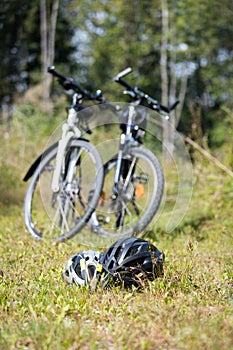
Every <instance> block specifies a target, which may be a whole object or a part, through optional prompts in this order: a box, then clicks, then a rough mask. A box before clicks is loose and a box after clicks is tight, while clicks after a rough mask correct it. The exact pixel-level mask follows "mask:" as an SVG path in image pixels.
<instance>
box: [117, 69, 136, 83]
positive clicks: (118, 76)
mask: <svg viewBox="0 0 233 350" xmlns="http://www.w3.org/2000/svg"><path fill="white" fill-rule="evenodd" d="M131 72H132V68H131V67H128V68H126V69H124V70H123V71H122V72H120V73H118V74H117V75H116V76H115V77H114V78H113V80H114V81H118V80H120V79H121V78H123V77H125V76H126V75H128V74H129V73H131Z"/></svg>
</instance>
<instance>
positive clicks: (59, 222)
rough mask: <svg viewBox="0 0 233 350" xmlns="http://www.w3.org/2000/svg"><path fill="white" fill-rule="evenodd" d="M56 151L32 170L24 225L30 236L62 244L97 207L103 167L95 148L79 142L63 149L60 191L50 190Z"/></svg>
mask: <svg viewBox="0 0 233 350" xmlns="http://www.w3.org/2000/svg"><path fill="white" fill-rule="evenodd" d="M56 154H57V147H56V148H54V149H53V150H51V151H50V152H49V153H48V154H46V155H45V156H44V157H43V158H42V161H41V163H40V164H39V166H38V167H37V169H36V170H35V172H34V174H33V176H32V179H31V182H30V184H29V186H28V189H27V192H26V196H25V201H24V219H25V225H26V228H27V229H28V231H29V232H30V234H31V235H32V236H33V237H35V238H39V239H41V238H42V237H46V238H50V239H55V241H56V242H62V241H64V240H66V239H69V238H71V237H73V236H74V235H75V234H76V233H78V232H79V231H80V230H81V229H82V228H83V227H84V226H85V224H86V223H87V222H88V220H89V218H90V216H91V214H92V213H93V211H94V210H95V207H96V205H97V204H98V200H99V196H100V193H101V189H102V185H103V177H104V172H103V164H102V160H101V157H100V155H99V153H98V151H97V150H96V148H95V147H94V146H93V145H91V144H90V143H88V142H87V141H83V140H72V141H71V143H70V145H69V146H68V147H67V150H66V154H65V156H64V160H63V169H62V173H61V175H60V179H59V183H60V189H59V191H58V192H56V193H54V192H53V191H52V188H51V184H52V178H53V172H54V169H55V162H56Z"/></svg>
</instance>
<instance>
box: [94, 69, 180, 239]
mask: <svg viewBox="0 0 233 350" xmlns="http://www.w3.org/2000/svg"><path fill="white" fill-rule="evenodd" d="M131 71H132V69H131V68H127V69H125V70H124V71H122V72H120V73H119V74H118V75H116V76H115V77H114V78H113V80H114V81H115V82H117V83H119V84H121V85H122V86H123V87H124V88H126V90H125V91H124V93H125V94H128V95H129V96H130V97H131V98H132V100H133V102H132V103H130V104H129V105H128V107H126V108H125V109H124V110H123V111H121V112H120V128H121V135H120V144H119V151H118V153H117V154H116V155H115V156H114V157H113V158H112V159H110V160H109V161H107V163H105V164H104V185H103V190H102V193H101V196H100V200H99V204H98V207H97V208H96V211H95V212H94V213H93V214H92V216H91V219H90V222H89V224H90V226H91V228H92V231H93V232H96V233H97V234H99V235H101V236H104V237H115V236H132V235H135V236H136V235H138V234H139V233H140V232H142V231H143V230H144V229H145V228H146V227H147V225H148V224H149V223H150V222H151V221H152V219H153V217H154V215H155V213H156V212H157V210H158V208H159V205H160V203H161V199H162V195H163V188H164V176H163V170H162V167H161V164H160V162H159V160H158V159H157V157H156V156H155V155H154V154H153V153H152V152H151V151H150V150H148V149H147V148H145V147H142V144H143V137H144V134H145V128H146V121H147V108H145V107H142V106H147V107H149V108H150V109H152V110H155V111H157V112H159V113H160V114H162V115H163V116H166V117H167V116H168V114H169V113H170V112H171V111H172V110H173V109H174V108H175V107H176V106H177V104H178V103H179V101H176V102H175V103H174V104H173V105H172V106H170V107H165V106H163V105H161V104H160V103H159V102H158V101H157V100H155V99H154V98H152V97H151V96H149V95H148V94H147V93H145V92H143V91H142V90H141V89H139V88H138V87H136V86H132V85H130V84H129V83H128V82H126V81H125V80H123V79H122V78H123V77H124V76H126V75H127V74H129V73H130V72H131Z"/></svg>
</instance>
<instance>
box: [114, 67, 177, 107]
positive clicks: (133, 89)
mask: <svg viewBox="0 0 233 350" xmlns="http://www.w3.org/2000/svg"><path fill="white" fill-rule="evenodd" d="M131 72H132V68H131V67H128V68H126V69H124V70H123V71H121V72H120V73H118V74H117V75H116V76H115V77H114V78H113V80H114V81H115V82H116V83H119V84H120V85H122V86H124V87H125V88H126V89H127V90H126V91H125V93H126V94H129V95H130V96H131V98H133V99H135V100H138V99H140V100H143V99H144V100H146V101H147V103H148V106H149V107H150V108H151V109H154V110H157V111H163V112H165V113H170V112H171V111H172V110H173V109H175V108H176V106H177V105H178V103H179V102H180V101H179V100H176V101H175V102H174V103H173V104H172V105H170V106H168V107H167V106H163V105H162V104H160V103H159V102H158V101H157V100H155V99H154V98H153V97H151V96H150V95H148V94H147V93H145V92H143V91H142V90H141V89H140V88H138V87H137V86H133V85H131V84H129V83H128V82H126V81H125V80H123V79H122V78H123V77H125V76H126V75H128V74H129V73H131Z"/></svg>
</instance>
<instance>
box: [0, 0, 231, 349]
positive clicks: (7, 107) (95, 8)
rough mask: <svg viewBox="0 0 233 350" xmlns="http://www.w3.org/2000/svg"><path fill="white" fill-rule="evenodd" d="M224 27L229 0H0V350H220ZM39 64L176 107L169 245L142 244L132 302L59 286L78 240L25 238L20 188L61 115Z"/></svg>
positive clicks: (224, 339)
mask: <svg viewBox="0 0 233 350" xmlns="http://www.w3.org/2000/svg"><path fill="white" fill-rule="evenodd" d="M232 18H233V3H232V1H231V0H222V1H221V2H220V1H217V0H212V1H208V0H195V1H193V0H161V1H156V0H153V1H147V0H143V1H139V0H131V1H128V2H126V1H123V0H115V1H111V0H110V1H105V0H96V1H91V0H80V1H76V0H72V1H69V0H60V1H58V0H51V1H45V0H31V1H27V2H25V1H23V0H11V1H7V0H2V2H1V8H0V42H1V50H0V62H1V70H0V79H1V85H0V130H1V143H0V193H1V196H0V256H1V261H0V265H1V266H0V293H1V294H0V305H1V309H0V320H1V321H0V332H1V336H0V348H2V349H25V348H28V349H38V348H40V349H58V348H62V349H63V348H64V349H70V350H72V349H79V348H81V349H110V348H111V349H127V348H130V349H170V348H172V349H197V348H205V349H219V348H221V349H227V350H228V349H232V348H233V339H232V329H233V320H232V285H233V283H232V248H231V247H232V231H233V230H232V227H233V222H232V209H233V208H232V202H233V201H232V199H233V196H232V168H233V142H232V137H233V112H232V106H233V84H232V77H233V60H232V58H233V44H232V37H233V26H232ZM51 64H54V65H55V66H56V68H57V69H58V70H60V71H62V72H63V73H64V74H66V75H68V76H72V77H73V78H74V79H75V80H76V81H77V82H79V83H80V85H81V86H83V87H85V88H88V89H91V90H93V91H94V90H96V89H99V88H100V89H101V90H102V91H103V94H104V97H106V98H108V99H109V100H111V101H122V98H124V99H125V97H124V96H123V95H122V89H121V88H120V87H119V86H117V84H115V83H114V82H112V81H111V79H112V77H113V76H114V75H115V74H117V73H118V72H119V71H121V70H122V69H124V68H126V67H127V66H131V67H132V68H133V74H132V75H131V76H129V82H132V84H134V85H138V86H140V87H141V88H142V89H143V90H145V91H147V92H148V93H149V94H151V95H152V96H154V97H155V98H156V99H157V100H159V101H161V102H162V103H163V104H165V105H166V104H169V103H172V102H173V101H174V99H175V98H179V99H180V101H181V103H180V104H179V108H178V109H177V112H176V114H175V115H174V116H172V123H173V125H174V126H175V127H176V129H177V131H178V132H179V133H181V135H183V138H184V140H185V141H186V146H187V150H188V151H189V152H190V156H191V159H192V166H193V196H192V201H191V203H190V208H189V210H188V212H187V215H186V216H185V218H184V220H183V221H182V223H181V224H180V225H179V226H178V227H177V228H176V229H175V230H174V231H173V232H172V233H171V234H170V235H168V234H167V233H166V232H165V231H164V230H163V228H161V227H156V230H154V232H152V233H151V234H152V236H151V237H150V234H149V237H150V238H151V239H152V240H153V241H154V243H155V244H156V245H157V244H158V245H159V248H161V249H162V250H165V254H166V268H165V276H164V278H163V279H161V280H158V281H155V282H154V283H152V284H151V285H150V287H149V289H146V291H145V292H144V293H141V294H140V293H137V292H135V291H133V292H132V293H130V292H128V291H124V290H118V289H116V290H111V291H106V292H105V291H101V292H99V293H98V294H96V295H92V296H91V297H90V296H89V295H88V292H87V291H79V290H77V289H76V290H74V289H70V290H69V289H65V287H64V286H63V283H62V281H60V274H61V269H62V264H63V263H64V262H65V261H66V260H67V259H68V258H69V257H70V255H71V254H73V253H74V252H75V251H76V250H77V249H78V241H77V240H73V241H70V242H69V243H67V244H64V245H63V246H62V248H61V247H59V248H58V249H57V247H55V246H51V245H50V244H49V243H47V242H43V243H42V242H35V241H33V240H31V238H30V237H28V236H29V234H28V233H27V232H26V231H25V228H24V224H23V217H22V208H23V199H24V195H25V190H26V184H23V182H22V178H23V175H24V174H25V171H26V170H27V168H28V166H29V165H30V164H31V162H32V161H33V160H34V158H35V157H36V156H38V154H39V153H40V151H42V150H43V149H44V147H45V145H46V142H47V140H48V137H49V136H50V135H51V133H52V132H53V131H54V129H55V128H56V127H57V125H60V123H61V121H63V120H64V106H65V105H66V104H67V100H66V95H65V94H64V91H63V90H62V89H61V87H59V86H58V84H57V83H53V81H52V80H51V79H50V77H49V75H48V74H47V67H48V66H49V65H51ZM127 79H128V77H127ZM190 140H191V141H194V143H193V144H191V143H190V142H188V141H190ZM193 146H195V148H193ZM198 147H199V148H198ZM200 151H201V152H200ZM210 155H211V156H210ZM216 160H217V162H216ZM219 162H220V163H219ZM219 164H222V165H224V169H225V170H224V169H223V168H219ZM32 262H34V263H33V264H32ZM58 262H59V263H60V264H59V266H58ZM57 281H59V282H61V283H58V282H57ZM122 300H123V301H124V302H123V303H122ZM132 303H133V304H132ZM132 305H133V307H132ZM90 315H91V316H92V317H91V318H90ZM122 322H124V323H123V324H124V327H122ZM51 325H52V326H51Z"/></svg>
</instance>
